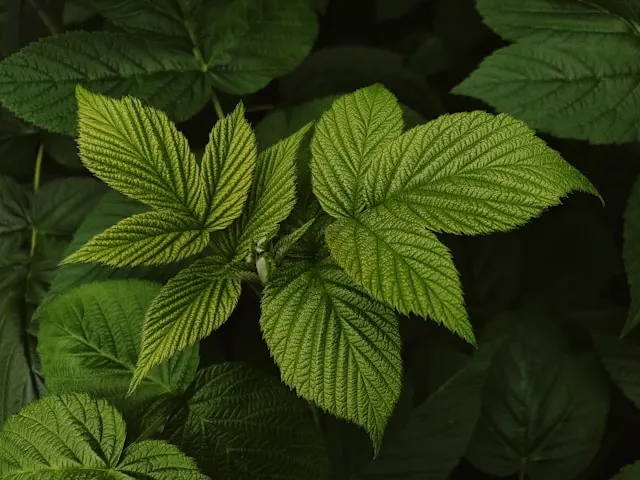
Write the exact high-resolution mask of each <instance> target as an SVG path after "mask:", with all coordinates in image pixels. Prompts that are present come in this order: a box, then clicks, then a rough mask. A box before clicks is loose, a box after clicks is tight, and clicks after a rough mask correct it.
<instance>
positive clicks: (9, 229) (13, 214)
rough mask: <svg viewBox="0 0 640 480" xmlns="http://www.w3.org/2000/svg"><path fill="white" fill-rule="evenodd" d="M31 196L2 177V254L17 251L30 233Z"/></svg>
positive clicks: (8, 179) (0, 221)
mask: <svg viewBox="0 0 640 480" xmlns="http://www.w3.org/2000/svg"><path fill="white" fill-rule="evenodd" d="M29 202H30V198H29V194H28V193H27V191H26V190H25V189H23V188H22V186H20V185H19V184H18V183H17V182H16V181H15V180H13V179H12V178H10V177H6V176H4V175H0V252H8V251H13V250H16V249H17V248H19V247H20V245H21V244H22V242H23V241H24V240H25V239H26V238H27V236H28V233H29V222H28V220H27V219H28V218H29V214H28V212H29Z"/></svg>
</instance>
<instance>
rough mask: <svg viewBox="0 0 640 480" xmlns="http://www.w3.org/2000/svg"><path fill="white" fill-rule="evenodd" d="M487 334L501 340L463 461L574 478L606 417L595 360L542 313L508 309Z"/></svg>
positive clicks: (542, 479) (604, 387)
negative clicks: (579, 349) (501, 343)
mask: <svg viewBox="0 0 640 480" xmlns="http://www.w3.org/2000/svg"><path fill="white" fill-rule="evenodd" d="M488 331H489V332H494V334H498V335H502V334H506V335H507V338H506V340H505V344H504V346H503V347H502V348H501V350H500V351H499V352H498V353H497V354H496V356H495V358H494V360H493V365H492V368H491V371H490V374H489V377H488V379H487V383H486V386H485V390H484V400H483V409H482V414H481V416H480V421H479V422H478V427H477V429H476V432H475V434H474V438H473V440H472V442H471V444H470V446H469V450H468V453H467V458H468V459H469V460H470V461H471V463H472V464H473V465H474V466H475V467H476V468H479V469H480V470H483V471H485V472H488V473H490V474H492V475H496V476H499V477H506V476H510V475H514V474H517V475H520V477H522V478H529V479H531V480H546V479H549V478H567V479H568V478H576V477H577V476H578V474H580V473H581V472H582V471H583V470H584V469H585V468H586V467H587V466H588V465H589V464H590V463H591V461H592V460H593V458H594V455H595V454H596V452H597V451H598V449H599V448H600V443H601V441H602V435H603V433H604V430H605V426H606V424H607V417H608V414H609V385H608V383H607V381H606V379H605V376H604V374H603V372H602V368H601V367H600V365H599V363H598V361H597V359H596V358H595V356H593V354H592V353H591V352H586V353H583V352H576V351H574V349H573V347H572V346H570V345H569V342H568V341H567V339H566V338H565V337H564V335H563V333H562V331H561V329H560V327H559V326H558V324H557V321H555V320H554V319H551V318H548V316H547V315H546V314H544V313H538V312H533V311H526V310H520V311H515V312H511V313H507V314H504V315H503V316H502V317H500V318H499V319H498V320H497V321H496V322H495V323H493V324H490V326H489V327H488Z"/></svg>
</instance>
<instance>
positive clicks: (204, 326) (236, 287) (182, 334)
mask: <svg viewBox="0 0 640 480" xmlns="http://www.w3.org/2000/svg"><path fill="white" fill-rule="evenodd" d="M239 298H240V280H238V279H237V278H236V277H235V276H234V274H233V271H232V270H231V267H229V266H228V265H227V264H226V263H225V262H224V260H222V259H220V258H218V257H205V258H202V259H200V260H196V261H195V262H194V263H193V264H191V265H190V266H189V267H187V268H185V269H183V270H181V271H180V273H178V275H176V276H175V277H174V278H172V279H171V280H170V281H169V282H168V283H167V284H166V285H165V286H164V287H162V290H160V294H159V295H158V296H157V297H156V298H155V299H154V301H153V302H152V303H151V306H150V307H149V309H148V310H147V314H146V317H145V319H144V324H143V327H142V346H141V351H140V356H139V358H138V364H137V366H136V372H135V374H134V376H133V379H132V380H131V385H130V392H133V391H134V389H135V388H136V387H137V386H138V385H139V384H140V382H141V381H142V379H143V378H144V377H145V376H146V374H147V372H148V371H149V370H150V369H151V368H152V367H154V366H155V365H157V364H159V363H160V362H162V361H164V360H166V359H167V358H170V357H171V356H173V355H175V354H176V353H178V352H180V351H182V350H184V349H185V348H187V347H189V346H191V345H195V344H196V343H197V342H198V341H199V340H202V339H203V338H204V337H206V336H207V335H209V334H210V333H211V332H212V331H213V330H215V329H217V328H219V327H220V326H221V325H222V324H223V323H224V322H226V321H227V319H228V318H229V316H230V315H231V313H232V312H233V310H234V309H235V307H236V304H237V303H238V299H239Z"/></svg>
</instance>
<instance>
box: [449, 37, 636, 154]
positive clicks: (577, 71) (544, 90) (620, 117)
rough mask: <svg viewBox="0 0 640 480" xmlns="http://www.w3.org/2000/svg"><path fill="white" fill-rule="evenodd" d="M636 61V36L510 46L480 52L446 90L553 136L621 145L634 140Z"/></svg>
mask: <svg viewBox="0 0 640 480" xmlns="http://www.w3.org/2000/svg"><path fill="white" fill-rule="evenodd" d="M612 52H615V55H612ZM639 65H640V43H638V42H620V41H617V40H611V41H609V40H607V39H606V38H605V39H602V41H601V42H598V43H596V44H594V45H583V44H582V42H566V43H563V42H560V43H555V42H542V43H538V42H536V43H522V44H515V45H510V46H508V47H506V48H502V49H500V50H498V51H496V52H494V53H493V54H491V55H490V56H489V57H487V58H485V59H484V60H483V62H482V63H481V64H480V66H479V67H478V69H477V70H475V71H474V72H473V73H472V74H471V75H470V76H469V77H468V78H467V79H466V80H464V81H463V82H462V83H461V84H460V85H458V86H457V87H456V88H455V89H454V90H453V93H456V94H460V95H467V96H471V97H475V98H478V99H480V100H483V101H484V102H486V103H488V104H489V105H491V106H492V107H494V108H496V109H497V110H498V111H501V112H506V113H508V114H509V115H512V116H514V117H516V118H518V119H520V120H523V121H525V122H527V123H528V124H529V125H530V126H531V127H532V128H535V129H537V130H542V131H545V132H549V133H551V134H553V135H555V136H557V137H562V138H575V139H579V140H587V141H589V142H591V143H595V144H604V143H624V142H630V141H636V140H638V139H639V138H640V134H639V132H638V125H640V108H639V106H640V91H639V90H638V88H637V83H638V75H640V67H639Z"/></svg>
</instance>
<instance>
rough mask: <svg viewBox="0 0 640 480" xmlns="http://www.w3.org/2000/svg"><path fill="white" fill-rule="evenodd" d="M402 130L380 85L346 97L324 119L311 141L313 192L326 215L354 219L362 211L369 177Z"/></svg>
mask: <svg viewBox="0 0 640 480" xmlns="http://www.w3.org/2000/svg"><path fill="white" fill-rule="evenodd" d="M402 128H403V121H402V110H401V109H400V107H399V105H398V102H397V101H396V99H395V97H394V96H393V94H391V92H389V91H388V90H386V89H385V88H384V87H383V86H382V85H374V86H371V87H367V88H363V89H360V90H357V91H356V92H354V93H352V94H349V95H344V96H342V97H340V98H338V99H337V100H336V101H335V102H334V103H333V105H332V106H331V108H330V109H329V110H327V111H326V112H325V113H324V114H323V115H322V117H321V118H320V120H318V122H316V124H315V130H314V134H313V138H312V140H311V152H312V158H311V171H312V177H313V192H314V193H315V195H316V197H318V200H320V203H321V204H322V208H323V209H324V210H325V211H326V212H327V213H329V214H330V215H332V216H333V217H350V216H353V215H355V214H357V213H359V212H360V210H362V208H363V207H364V204H365V198H364V195H363V192H362V184H363V180H364V177H365V174H366V172H367V170H368V169H369V167H370V166H371V163H372V162H373V161H374V159H377V157H378V155H379V154H380V150H381V149H382V148H383V147H384V145H385V144H386V143H388V142H390V141H391V140H394V139H395V138H396V137H398V136H399V135H400V133H401V132H402Z"/></svg>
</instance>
